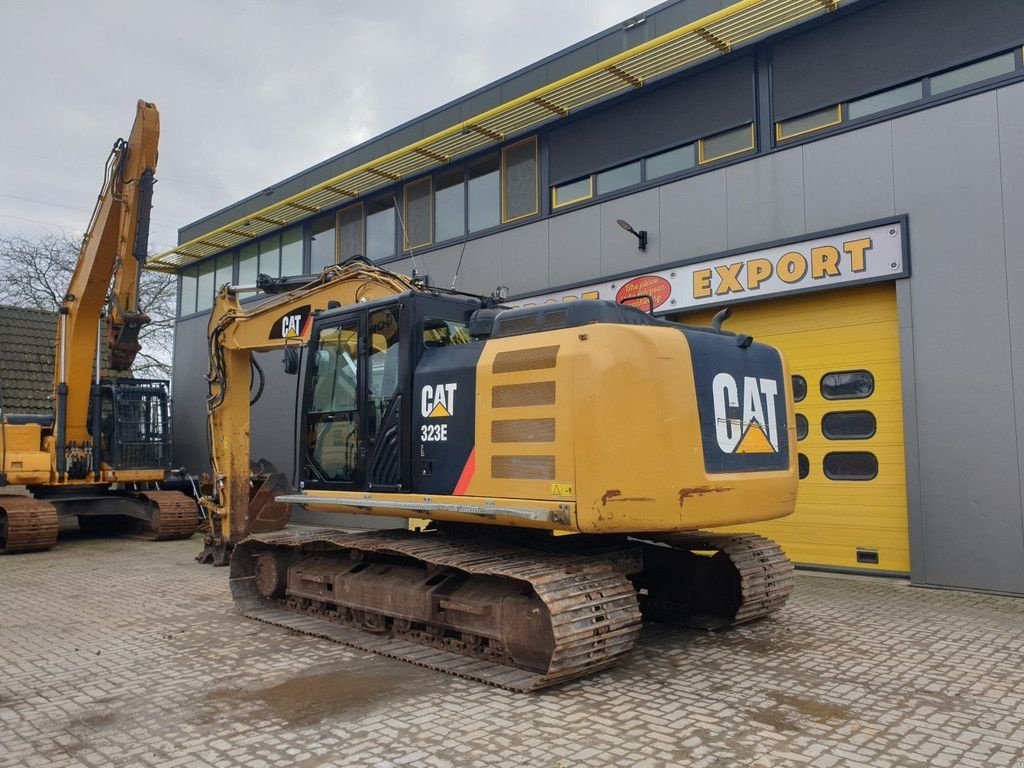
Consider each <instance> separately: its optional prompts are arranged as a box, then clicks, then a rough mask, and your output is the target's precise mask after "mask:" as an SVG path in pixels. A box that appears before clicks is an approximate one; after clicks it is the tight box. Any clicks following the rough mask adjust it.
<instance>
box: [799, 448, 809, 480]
mask: <svg viewBox="0 0 1024 768" xmlns="http://www.w3.org/2000/svg"><path fill="white" fill-rule="evenodd" d="M796 466H797V470H798V471H799V473H800V479H801V480H803V479H804V478H805V477H807V476H808V475H809V474H811V462H810V461H808V459H807V457H806V456H805V455H804V454H802V453H798V454H797V455H796Z"/></svg>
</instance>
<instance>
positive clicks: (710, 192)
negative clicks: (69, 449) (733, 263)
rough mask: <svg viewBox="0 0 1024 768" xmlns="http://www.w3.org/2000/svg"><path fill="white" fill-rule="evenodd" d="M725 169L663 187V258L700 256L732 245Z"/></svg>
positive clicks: (660, 190)
mask: <svg viewBox="0 0 1024 768" xmlns="http://www.w3.org/2000/svg"><path fill="white" fill-rule="evenodd" d="M725 174H726V172H725V171H724V170H720V171H712V172H711V173H705V174H702V175H700V176H694V177H693V178H690V179H686V180H685V181H677V182H676V183H674V184H668V185H666V186H664V187H660V188H659V192H660V193H661V202H660V210H659V219H660V221H661V227H660V234H661V247H660V249H659V250H660V254H661V259H662V261H677V260H680V259H689V258H696V257H698V256H704V255H707V254H709V253H717V252H719V251H724V250H726V249H727V248H728V247H729V238H728V229H727V226H726V218H727V217H726V211H727V205H726V183H725Z"/></svg>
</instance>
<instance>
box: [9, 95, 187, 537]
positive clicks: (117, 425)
mask: <svg viewBox="0 0 1024 768" xmlns="http://www.w3.org/2000/svg"><path fill="white" fill-rule="evenodd" d="M159 136H160V117H159V113H158V112H157V109H156V107H155V106H154V105H153V104H150V103H148V102H144V101H139V102H138V105H137V107H136V116H135V123H134V124H133V126H132V131H131V134H130V135H129V138H128V140H127V141H125V140H124V139H118V140H117V142H115V144H114V147H113V149H112V151H111V153H110V156H109V158H108V160H107V163H106V169H105V178H104V181H103V186H102V188H101V191H100V195H99V198H98V200H97V203H96V208H95V210H94V211H93V215H92V220H91V221H90V224H89V228H88V230H87V232H86V234H85V237H84V238H83V241H82V248H81V251H80V253H79V258H78V262H77V263H76V265H75V270H74V273H73V275H72V277H71V282H70V284H69V285H68V289H67V292H66V294H65V296H64V300H63V302H62V304H61V306H60V309H59V313H58V318H57V336H56V345H55V360H54V373H53V402H54V412H53V414H52V416H46V417H39V416H34V415H19V414H14V413H7V412H6V410H4V411H3V413H2V417H0V457H2V459H0V553H5V554H7V553H15V552H30V551H37V550H45V549H49V548H50V547H52V546H53V545H54V543H55V542H56V540H57V531H58V515H76V516H77V517H78V521H79V524H80V525H81V526H82V528H83V529H87V530H91V531H105V530H116V531H117V532H132V533H135V534H137V535H139V536H141V537H143V538H148V539H175V538H187V537H188V536H191V535H192V534H193V533H194V532H195V529H196V522H197V508H196V503H195V501H194V500H193V499H191V498H190V497H188V496H187V495H185V494H184V493H180V492H178V491H172V490H161V489H160V485H161V484H162V483H163V482H164V480H165V478H166V477H167V473H168V471H169V470H170V469H171V462H172V457H171V444H170V435H171V431H170V430H171V414H170V407H171V402H170V396H169V392H168V382H166V381H162V380H152V379H135V378H131V374H130V370H131V366H132V363H133V362H134V360H135V356H136V354H137V353H138V351H139V349H140V344H139V331H140V330H141V329H142V327H143V326H144V325H145V324H146V323H148V322H149V321H150V319H149V317H148V316H147V315H146V314H145V313H144V312H142V311H141V309H140V307H139V306H138V298H139V274H140V269H141V268H142V266H143V265H144V264H145V261H146V251H147V245H148V240H149V216H150V208H151V206H152V196H153V184H154V181H155V176H154V174H155V172H156V162H157V142H158V140H159ZM104 345H105V346H106V349H107V353H106V355H104V353H103V352H104V349H103V348H104ZM105 360H106V361H107V362H108V363H109V365H107V364H105ZM0 406H2V403H0ZM11 485H14V486H25V488H26V490H27V493H25V492H20V493H13V492H11V491H10V490H8V487H9V486H11Z"/></svg>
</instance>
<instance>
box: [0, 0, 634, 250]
mask: <svg viewBox="0 0 1024 768" xmlns="http://www.w3.org/2000/svg"><path fill="white" fill-rule="evenodd" d="M652 4H653V3H650V2H643V0H516V1H515V2H507V1H502V0H492V1H491V2H487V0H482V1H481V0H419V2H415V1H413V0H374V1H373V2H366V1H365V0H364V1H359V0H349V1H343V0H333V2H332V1H331V0H291V2H287V1H286V0H246V2H241V1H239V0H217V1H214V0H173V1H172V0H165V1H164V2H147V1H146V0H134V2H129V1H127V0H88V1H84V0H0V72H2V73H3V76H2V77H0V116H2V118H0V236H7V235H26V236H34V235H36V234H39V233H40V232H44V231H48V230H54V229H64V230H67V231H70V232H72V233H74V234H76V235H80V234H81V233H82V232H83V231H84V229H85V227H86V226H87V224H88V219H89V214H90V212H91V211H92V206H93V203H94V202H95V198H96V194H97V193H98V192H99V186H100V183H101V181H102V171H103V163H104V161H105V160H106V157H107V154H108V152H109V150H110V148H111V146H112V144H113V142H114V140H115V139H116V138H118V137H119V136H124V137H127V135H128V133H129V131H130V129H131V124H132V120H133V119H134V117H135V102H136V100H138V99H140V98H143V99H146V100H147V101H152V102H155V103H156V105H157V107H158V108H159V110H160V127H161V135H160V162H159V166H158V168H157V178H158V180H159V183H158V184H157V187H156V192H155V193H154V208H153V226H152V229H151V236H150V245H151V248H152V249H155V250H164V249H166V248H169V247H171V246H173V245H175V244H176V242H177V229H178V227H180V226H183V225H185V224H188V223H190V222H192V221H194V220H196V219H198V218H200V217H202V216H204V215H206V214H208V213H211V212H213V211H215V210H217V209H219V208H222V207H224V206H225V205H229V204H231V203H233V202H236V201H237V200H240V199H241V198H243V197H246V196H247V195H250V194H252V193H254V192H258V191H259V190H261V189H263V188H265V187H268V186H270V185H271V184H273V183H275V182H277V181H280V180H281V179H283V178H286V177H287V176H290V175H292V174H294V173H296V172H298V171H301V170H303V169H305V168H308V167H310V166H311V165H314V164H315V163H317V162H319V161H321V160H324V159H326V158H328V157H331V156H333V155H335V154H337V153H339V152H341V151H343V150H345V149H348V148H349V147H352V146H354V145H355V144H358V143H360V142H362V141H364V140H366V139H368V138H371V137H373V136H375V135H377V134H379V133H382V132H383V131H386V130H388V129H390V128H393V127H395V126H397V125H399V124H400V123H402V122H404V121H406V120H408V119H410V118H413V117H416V116H417V115H420V114H423V113H424V112H428V111H430V110H431V109H433V108H435V107H438V106H440V105H442V104H444V103H445V102H447V101H450V100H452V99H454V98H457V97H459V96H462V95H464V94H466V93H468V92H469V91H472V90H474V89H476V88H478V87H480V86H482V85H485V84H487V83H490V82H492V81H494V80H497V79H499V78H501V77H503V76H505V75H507V74H510V73H511V72H514V71H515V70H517V69H519V68H521V67H523V66H526V65H528V64H531V63H533V62H535V61H537V60H539V59H541V58H544V57H545V56H548V55H549V54H552V53H554V52H556V51H558V50H561V49H562V48H565V47H566V46H569V45H572V44H573V43H576V42H578V41H580V40H582V39H584V38H586V37H589V36H590V35H592V34H595V33H597V32H600V31H602V30H604V29H606V28H608V27H611V26H614V25H618V24H619V23H620V22H622V21H624V20H625V19H627V18H629V17H631V16H634V15H636V14H637V13H639V12H641V11H643V10H645V9H647V8H648V7H649V6H650V5H652Z"/></svg>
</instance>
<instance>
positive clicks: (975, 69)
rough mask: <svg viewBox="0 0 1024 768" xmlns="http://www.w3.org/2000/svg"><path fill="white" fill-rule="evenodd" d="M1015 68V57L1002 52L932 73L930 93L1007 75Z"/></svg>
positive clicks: (934, 93)
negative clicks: (982, 59)
mask: <svg viewBox="0 0 1024 768" xmlns="http://www.w3.org/2000/svg"><path fill="white" fill-rule="evenodd" d="M1016 68H1017V62H1016V57H1015V56H1014V54H1013V53H1004V54H1002V55H1000V56H993V57H992V58H991V59H985V60H984V61H976V62H975V63H973V64H968V65H967V66H966V67H958V68H957V69H951V70H949V71H948V72H943V73H942V74H941V75H934V76H933V77H932V78H931V81H930V85H931V94H932V96H935V95H937V94H940V93H946V92H947V91H954V90H956V89H957V88H963V87H965V86H968V85H974V83H980V82H982V81H983V80H990V79H992V78H993V77H1000V76H1001V75H1008V74H1010V73H1011V72H1013V71H1014V70H1015V69H1016Z"/></svg>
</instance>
